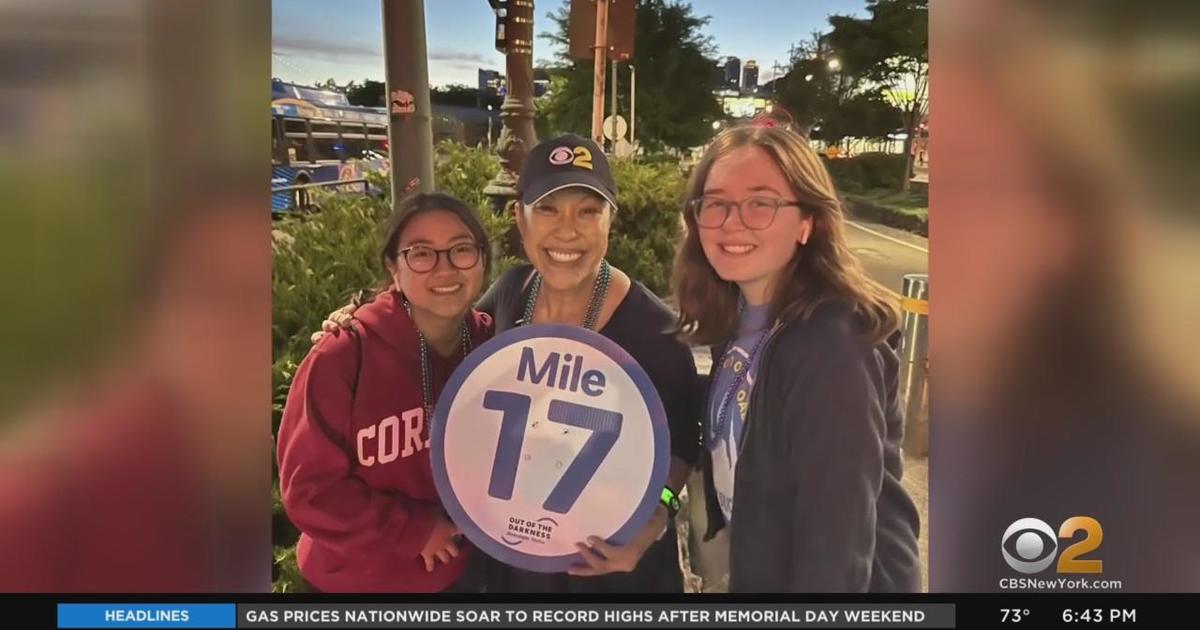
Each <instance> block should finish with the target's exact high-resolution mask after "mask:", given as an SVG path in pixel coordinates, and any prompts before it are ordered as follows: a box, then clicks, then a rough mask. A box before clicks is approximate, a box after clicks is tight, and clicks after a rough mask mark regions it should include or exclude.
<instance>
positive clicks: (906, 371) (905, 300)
mask: <svg viewBox="0 0 1200 630" xmlns="http://www.w3.org/2000/svg"><path fill="white" fill-rule="evenodd" d="M900 311H901V315H902V319H901V323H900V329H901V331H902V333H903V337H902V339H901V341H900V357H901V365H900V404H901V405H903V406H904V410H905V414H904V416H905V420H904V450H905V451H907V452H909V453H912V454H914V455H922V456H923V455H927V454H928V453H929V414H928V410H927V405H926V403H927V402H928V380H929V276H928V275H926V274H909V275H906V276H904V285H903V296H902V298H901V300H900Z"/></svg>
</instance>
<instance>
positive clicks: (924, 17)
mask: <svg viewBox="0 0 1200 630" xmlns="http://www.w3.org/2000/svg"><path fill="white" fill-rule="evenodd" d="M867 10H868V11H869V12H870V13H871V17H870V18H869V19H858V18H853V17H848V16H831V17H830V18H829V23H830V25H832V26H833V31H832V32H831V33H830V34H829V35H828V41H829V44H830V46H831V47H832V49H833V50H834V52H835V54H836V55H838V57H839V59H840V61H841V64H842V67H843V69H844V71H845V72H847V73H849V74H851V75H854V76H858V77H861V78H862V79H865V80H867V81H870V82H873V83H874V84H875V85H877V86H878V88H879V90H880V93H881V94H882V95H883V97H884V98H886V99H887V101H889V102H891V103H893V104H894V105H895V106H896V107H898V108H899V109H900V112H901V117H902V123H903V126H904V130H905V134H906V137H905V140H904V154H905V168H904V173H905V175H904V179H903V183H902V185H901V186H902V189H903V190H908V188H909V179H910V177H911V173H912V142H913V138H914V137H915V135H916V133H917V129H918V127H919V126H920V124H921V121H922V120H923V119H924V118H925V116H926V114H927V112H928V108H929V5H928V0H868V4H867Z"/></svg>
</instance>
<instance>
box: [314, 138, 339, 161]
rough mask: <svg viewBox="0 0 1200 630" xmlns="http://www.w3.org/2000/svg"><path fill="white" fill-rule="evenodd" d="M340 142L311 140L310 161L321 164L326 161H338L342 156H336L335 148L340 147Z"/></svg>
mask: <svg viewBox="0 0 1200 630" xmlns="http://www.w3.org/2000/svg"><path fill="white" fill-rule="evenodd" d="M341 142H342V141H341V140H339V139H337V138H313V139H312V146H313V153H312V161H314V162H321V161H326V160H340V159H341V158H342V156H341V155H338V152H337V150H336V149H335V147H338V146H340V145H341ZM343 155H344V154H343Z"/></svg>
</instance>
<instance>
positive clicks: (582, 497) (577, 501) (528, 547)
mask: <svg viewBox="0 0 1200 630" xmlns="http://www.w3.org/2000/svg"><path fill="white" fill-rule="evenodd" d="M430 447H431V449H432V450H431V452H430V462H431V465H432V466H433V478H434V483H435V484H436V485H437V490H438V495H439V496H440V497H441V500H442V505H443V506H444V507H445V508H446V511H447V513H448V514H449V515H450V518H451V519H453V521H454V522H455V523H456V524H457V525H458V527H459V528H460V529H462V531H463V533H464V534H465V535H466V536H467V538H468V539H470V540H471V542H473V543H474V544H475V546H477V547H479V548H480V549H482V550H483V551H485V552H486V553H488V554H489V555H491V556H492V557H494V558H497V559H498V560H501V561H502V562H505V563H507V564H510V565H512V566H515V567H519V568H523V569H528V570H531V571H540V572H546V573H557V572H562V571H565V570H566V569H567V568H568V567H570V566H572V565H574V564H582V563H583V561H582V559H581V558H580V557H579V554H578V552H577V551H576V549H575V545H576V543H581V542H584V541H586V540H587V538H588V537H589V536H597V537H599V538H601V539H605V540H607V541H609V542H610V543H613V544H625V543H628V542H629V541H630V540H632V539H633V537H634V536H635V535H636V534H637V532H638V531H639V530H640V529H641V528H642V527H644V526H645V525H646V523H647V522H649V520H650V517H651V515H652V514H653V512H654V508H655V506H656V505H657V504H658V501H659V496H660V494H661V492H662V488H663V485H664V484H665V483H666V480H667V473H668V470H669V468H670V457H671V447H670V432H669V431H668V428H667V417H666V413H665V412H664V410H663V406H662V401H661V400H660V399H659V397H658V392H657V391H656V390H655V389H654V385H653V384H652V383H651V381H650V377H649V376H648V375H647V374H646V372H645V370H643V369H642V367H641V366H640V365H638V363H637V361H635V360H634V359H633V357H631V356H630V355H629V353H628V352H626V351H625V350H624V349H622V348H621V347H620V346H618V345H617V344H616V343H614V342H613V341H612V340H610V339H608V338H607V337H604V336H602V335H600V334H598V333H595V332H592V331H590V330H587V329H585V328H580V327H576V326H563V325H553V324H541V325H535V326H524V327H521V328H515V329H513V330H510V331H508V332H505V333H503V334H501V335H498V336H496V337H495V338H493V339H491V340H490V341H488V342H487V343H485V344H483V345H482V346H480V347H479V348H478V349H477V350H476V351H475V352H473V353H471V354H470V355H468V356H467V358H466V360H464V361H463V363H462V364H461V365H459V366H458V369H456V370H455V371H454V374H453V375H451V377H450V380H449V382H448V383H447V384H446V387H445V389H444V390H443V392H442V395H441V397H440V398H439V400H438V403H437V406H436V410H435V413H434V419H433V425H432V426H431V428H430Z"/></svg>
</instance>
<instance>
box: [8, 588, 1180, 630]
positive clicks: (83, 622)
mask: <svg viewBox="0 0 1200 630" xmlns="http://www.w3.org/2000/svg"><path fill="white" fill-rule="evenodd" d="M109 597H111V596H100V595H91V596H67V597H62V596H60V597H51V596H48V595H20V596H18V595H0V610H2V611H4V613H5V614H4V616H3V617H0V619H3V620H4V623H3V627H6V628H8V627H13V628H25V627H58V628H820V627H825V628H972V629H975V628H1037V629H1038V630H1042V629H1043V628H1067V627H1079V626H1087V627H1128V626H1131V625H1141V626H1148V627H1160V626H1161V627H1176V626H1179V625H1180V623H1179V622H1180V621H1181V620H1187V619H1194V618H1195V617H1194V616H1195V610H1196V609H1197V607H1198V606H1200V593H1194V594H1184V593H1177V594H1119V595H1117V594H1107V595H1094V594H1092V595H1078V594H1062V593H1043V594H1022V595H1013V594H1001V593H974V594H948V593H947V594H925V595H911V596H903V595H891V596H880V597H877V598H871V597H869V596H863V595H857V596H855V595H849V596H844V597H837V596H829V595H826V596H813V595H757V596H754V598H753V599H751V598H741V599H734V598H733V597H732V596H723V597H721V599H703V600H701V599H682V598H679V599H676V600H675V601H673V602H665V601H647V602H637V601H629V600H636V599H637V598H635V597H633V596H630V597H629V599H628V600H626V601H616V600H608V601H605V600H598V599H597V598H595V597H592V598H584V597H583V596H580V597H579V599H583V600H585V601H577V602H566V601H563V600H559V601H557V602H554V603H548V602H536V601H528V600H527V601H520V600H517V601H514V600H513V599H511V598H510V599H508V600H499V599H496V600H493V601H486V600H482V601H481V600H479V599H475V600H473V601H472V600H470V599H462V600H461V601H441V602H431V601H428V600H426V601H416V600H411V599H410V600H409V601H406V602H397V601H392V602H388V601H386V600H387V599H388V596H386V595H381V596H378V597H377V598H375V599H374V601H372V600H368V599H363V596H361V595H354V596H345V597H342V599H344V600H348V601H341V602H339V601H338V598H339V597H340V596H333V595H320V596H317V595H303V596H279V597H278V598H271V597H264V596H257V597H256V596H251V595H241V596H235V595H228V596H219V595H209V596H203V597H170V598H168V597H167V596H162V595H149V596H147V595H143V596H141V597H138V598H137V599H134V598H133V597H132V596H129V595H124V596H121V597H122V599H125V598H128V599H127V600H126V601H125V602H120V601H119V600H118V602H117V603H109V602H113V599H109ZM297 597H299V598H300V599H297ZM114 599H115V598H114ZM255 599H257V600H258V601H254V600H255ZM271 599H274V601H269V600H271ZM526 599H527V598H526ZM881 599H882V600H885V601H879V600H881ZM106 600H107V601H106ZM189 600H190V601H189ZM56 617H57V619H56ZM30 619H32V622H31V623H24V624H22V623H18V621H19V620H26V621H28V620H30ZM56 622H57V626H56V625H55V623H56ZM1184 625H1186V622H1185V624H1184ZM1189 627H1190V626H1189Z"/></svg>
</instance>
